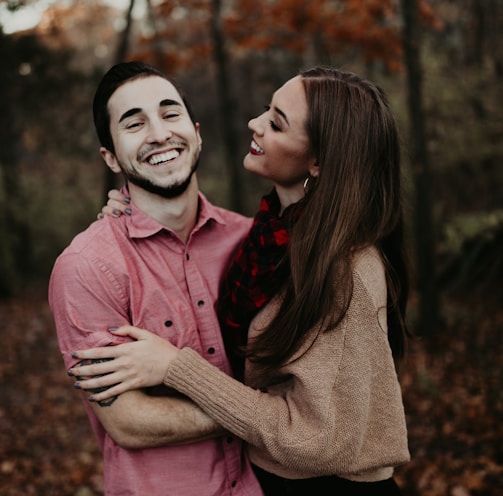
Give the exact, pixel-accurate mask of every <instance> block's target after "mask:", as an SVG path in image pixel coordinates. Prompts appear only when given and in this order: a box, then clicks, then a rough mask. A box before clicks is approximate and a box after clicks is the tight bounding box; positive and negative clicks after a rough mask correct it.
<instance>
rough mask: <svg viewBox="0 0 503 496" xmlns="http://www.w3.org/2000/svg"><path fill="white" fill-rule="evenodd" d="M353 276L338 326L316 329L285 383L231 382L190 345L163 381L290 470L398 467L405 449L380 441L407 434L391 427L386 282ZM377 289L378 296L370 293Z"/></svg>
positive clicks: (395, 399) (395, 403) (395, 405)
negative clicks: (346, 306) (260, 385)
mask: <svg viewBox="0 0 503 496" xmlns="http://www.w3.org/2000/svg"><path fill="white" fill-rule="evenodd" d="M354 282H355V285H354V292H353V298H352V301H351V304H350V308H349V311H348V314H347V315H346V318H345V319H344V320H343V322H342V323H341V324H340V325H339V326H338V327H337V328H336V329H334V330H331V331H328V332H321V333H317V334H314V332H313V336H312V339H311V342H310V343H309V344H308V345H307V346H306V348H305V350H303V351H304V352H303V353H301V354H300V356H298V357H297V358H296V359H295V360H294V361H292V363H290V364H288V365H286V366H285V367H284V368H283V369H282V372H284V374H285V377H287V379H286V380H285V381H284V382H282V383H280V384H276V385H274V386H271V387H269V388H268V389H267V391H266V392H263V391H260V390H257V389H254V388H252V387H250V386H247V385H245V384H242V383H240V382H238V381H236V380H234V379H232V378H231V377H229V376H227V375H225V374H224V373H222V372H221V371H219V370H217V369H216V368H214V367H213V366H211V365H210V364H209V363H208V362H206V361H205V360H204V359H203V358H202V357H201V356H199V355H198V354H197V353H196V352H194V351H193V350H191V349H188V348H185V349H183V350H182V351H181V352H180V353H179V356H178V358H177V359H176V360H175V361H174V362H173V363H172V365H171V366H170V368H169V370H168V372H167V375H166V377H165V384H166V385H168V386H171V387H174V388H176V389H178V390H179V391H180V392H182V393H184V394H186V395H187V396H189V397H190V398H191V399H193V400H194V401H195V402H196V403H198V404H199V405H200V406H201V408H202V409H204V410H205V411H206V412H207V413H208V414H209V415H210V416H212V417H213V418H214V419H215V420H216V421H217V422H219V423H221V424H222V425H223V426H224V427H225V428H227V429H228V430H229V431H231V432H233V433H234V434H236V435H237V436H239V437H241V438H243V439H244V440H246V441H247V442H249V443H250V444H251V445H253V446H255V447H256V448H257V450H258V451H259V452H262V453H265V458H269V459H270V460H271V461H272V463H276V464H278V465H279V466H283V467H288V469H289V472H288V473H287V475H288V474H291V473H295V474H297V475H296V476H302V477H309V476H316V475H327V474H340V475H342V474H349V473H357V472H360V473H361V472H364V471H366V470H372V469H375V468H376V467H379V466H387V465H393V464H397V463H401V462H402V461H404V459H405V458H406V455H405V454H404V451H403V449H401V448H402V447H398V448H397V449H395V447H394V445H392V446H391V447H390V450H387V449H383V445H382V444H381V443H382V442H386V441H388V442H391V443H394V442H395V437H397V436H398V437H400V436H401V435H402V434H403V433H402V432H400V433H398V434H397V432H396V429H397V425H392V424H393V423H396V422H395V421H396V419H397V415H398V416H400V408H401V397H400V392H399V388H398V382H397V378H396V375H395V370H394V365H393V361H392V358H391V352H390V350H389V346H388V344H387V336H386V330H385V329H383V328H382V322H380V320H379V315H381V320H382V312H381V311H380V309H379V308H378V307H376V302H378V301H380V300H382V299H383V298H384V301H385V285H384V288H382V287H381V288H379V286H382V283H383V281H382V278H379V277H378V278H376V277H375V275H373V274H372V275H371V276H370V277H369V279H368V280H367V281H363V280H362V274H361V273H360V272H359V271H355V274H354ZM366 283H368V284H370V286H372V287H370V288H369V287H367V286H366ZM383 289H384V296H383V295H378V297H377V298H376V297H375V295H373V294H371V292H375V290H377V291H378V292H382V291H383ZM384 310H385V309H384ZM265 311H266V312H267V307H266V309H265ZM384 325H385V322H384ZM389 403H391V413H392V415H391V416H390V419H389V420H387V419H386V416H387V415H388V412H387V411H386V410H387V408H386V406H385V405H387V404H389ZM395 410H396V411H395ZM374 415H377V416H378V418H373V416H374ZM402 416H403V412H402ZM398 424H400V422H398ZM400 425H401V424H400ZM400 425H398V428H400ZM374 431H376V432H377V431H379V432H378V435H377V436H375V435H374V434H375V433H374ZM401 437H403V436H401ZM388 451H389V454H388ZM399 451H400V454H398V452H399ZM383 452H384V455H383V454H382V453H383ZM298 474H300V475H298Z"/></svg>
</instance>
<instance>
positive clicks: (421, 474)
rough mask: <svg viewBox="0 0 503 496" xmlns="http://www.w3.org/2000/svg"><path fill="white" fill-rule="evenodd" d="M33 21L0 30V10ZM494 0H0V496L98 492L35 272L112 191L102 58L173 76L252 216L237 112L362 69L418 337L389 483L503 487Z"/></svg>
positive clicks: (98, 467)
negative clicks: (95, 115)
mask: <svg viewBox="0 0 503 496" xmlns="http://www.w3.org/2000/svg"><path fill="white" fill-rule="evenodd" d="M42 7H43V8H44V12H43V15H42V17H41V19H40V20H39V22H38V23H37V24H36V25H35V26H34V27H32V28H30V29H25V30H23V31H11V30H9V21H8V19H10V17H9V16H8V12H9V11H15V12H16V15H18V16H20V15H21V16H22V15H25V14H26V15H28V12H29V11H30V9H33V8H39V9H41V8H42ZM502 20H503V2H502V1H501V0H480V1H477V0H458V1H456V0H436V1H430V2H426V1H424V0H401V1H398V0H367V1H363V0H331V1H329V0H317V1H312V0H185V1H183V2H182V1H176V0H172V1H168V0H165V1H162V0H157V1H155V0H136V1H135V0H124V1H122V2H119V1H116V2H114V1H111V0H108V1H105V0H103V1H98V0H88V1H79V0H66V1H63V0H61V1H52V2H51V1H43V0H31V1H30V0H24V1H23V0H0V60H1V73H0V109H1V111H0V131H1V132H0V274H1V275H0V337H1V342H2V360H1V361H0V495H9V496H17V495H44V496H45V495H57V496H59V495H75V496H93V495H100V494H102V464H101V455H100V453H99V450H98V449H97V445H96V443H95V441H94V438H93V436H92V434H91V431H90V427H89V425H88V423H87V419H86V417H85V414H84V410H83V408H82V405H81V404H80V402H79V401H80V400H79V399H78V396H77V393H76V392H75V391H74V390H73V389H72V387H71V386H72V383H71V381H70V380H69V379H68V377H67V376H66V374H65V371H64V368H63V362H62V360H61V357H60V356H59V352H58V348H57V342H56V337H55V331H54V325H53V321H52V317H51V314H50V311H49V309H48V306H47V301H46V292H47V281H48V277H49V274H50V270H51V268H52V265H53V263H54V260H55V258H56V257H57V255H58V254H59V253H60V252H61V251H62V250H63V249H64V247H65V246H66V245H67V244H68V243H69V241H70V240H71V238H72V237H73V236H74V235H75V234H76V233H77V232H79V231H81V230H83V229H84V228H85V227H86V226H88V225H89V223H90V222H92V221H93V220H94V219H95V218H96V214H97V212H98V211H99V210H100V208H101V206H102V204H103V202H104V198H105V195H106V191H108V189H109V188H110V187H112V186H115V185H116V183H115V182H114V178H113V177H111V176H110V175H108V174H107V172H106V168H105V166H104V165H103V164H102V162H101V159H100V157H99V154H98V142H97V140H96V137H95V134H94V129H93V126H92V116H91V101H92V96H93V93H94V89H95V87H96V84H97V82H98V81H99V79H100V78H101V76H102V75H103V74H104V72H105V71H106V70H107V69H108V67H109V66H110V65H112V64H113V63H115V62H116V61H120V60H132V59H140V60H144V61H147V62H150V63H152V64H154V65H156V66H159V67H160V68H162V69H164V70H166V71H167V72H169V73H170V74H172V75H174V76H175V77H176V79H177V80H178V81H179V83H180V84H181V86H182V87H183V88H185V89H186V92H187V94H188V96H189V98H190V100H191V101H192V102H193V106H194V108H195V109H196V112H197V117H198V120H199V121H200V122H201V127H202V136H203V140H204V147H203V156H202V166H201V167H200V171H199V172H198V176H199V179H200V186H201V189H202V190H203V192H204V193H205V194H206V195H207V196H208V198H209V199H210V200H211V201H213V202H214V203H216V204H218V205H221V206H224V207H228V208H231V209H234V210H237V211H240V212H242V213H245V214H248V215H252V214H253V213H254V211H255V209H256V208H257V206H258V202H259V200H260V197H261V196H262V194H264V193H265V192H267V191H268V189H269V188H270V185H269V184H267V183H265V182H263V181H262V180H260V179H258V178H256V177H254V176H251V175H249V174H248V173H247V172H246V171H244V170H243V169H242V157H243V156H244V154H245V153H246V151H247V149H248V146H249V142H250V131H249V130H248V129H247V126H246V123H247V121H248V120H249V119H250V118H251V117H253V116H255V115H257V114H258V113H259V112H261V109H262V108H263V105H264V104H267V103H268V102H269V100H270V97H271V94H272V92H273V91H274V90H275V89H276V88H277V87H279V86H280V85H281V84H282V83H283V82H284V81H285V80H287V79H289V78H290V77H291V76H292V75H293V74H295V73H296V72H297V71H298V69H300V68H307V67H309V66H312V65H315V64H329V65H334V66H337V67H341V68H344V69H346V70H350V71H354V72H357V73H359V74H362V75H364V76H367V77H369V78H371V79H372V80H374V81H376V82H377V83H378V84H379V85H380V86H381V87H383V88H384V90H385V91H386V92H387V94H388V95H389V97H390V100H391V103H392V106H393V108H394V110H395V113H396V115H397V118H398V122H399V125H400V128H401V133H402V140H403V162H404V178H405V186H406V191H405V197H406V198H405V199H406V204H407V228H408V241H409V251H410V255H411V260H412V262H413V268H414V274H415V275H414V278H413V284H414V286H413V293H412V295H411V300H410V313H409V314H410V317H409V323H410V327H411V329H413V330H414V332H415V334H416V337H415V338H414V339H413V340H412V341H411V344H410V349H409V353H408V357H407V360H406V362H405V364H404V365H403V367H402V369H401V370H400V380H401V384H402V390H403V395H404V402H405V407H406V412H407V421H408V426H409V442H410V449H411V454H412V461H411V462H410V463H408V464H406V465H404V466H403V467H400V468H399V469H398V470H397V473H396V476H397V480H398V482H399V484H400V486H401V487H402V488H403V490H404V494H405V495H410V496H415V495H423V496H440V495H442V496H443V495H449V496H470V495H473V496H476V495H478V496H491V495H496V494H501V493H500V491H501V487H502V484H503V427H502V425H501V418H503V389H502V378H503V374H502V370H501V358H500V357H501V356H502V352H503V338H502V335H503V332H502V331H503V309H502V306H501V302H502V301H503V299H502V297H503V285H502V282H501V281H502V279H503V201H502V200H503V193H502V191H503V169H502V157H503V144H502V136H503V133H502V131H503V120H502V112H501V108H502V106H501V103H502V96H503V95H502V85H501V80H502V76H503V51H502V50H501V47H502V46H503V45H502V43H501V41H502V39H501V38H502Z"/></svg>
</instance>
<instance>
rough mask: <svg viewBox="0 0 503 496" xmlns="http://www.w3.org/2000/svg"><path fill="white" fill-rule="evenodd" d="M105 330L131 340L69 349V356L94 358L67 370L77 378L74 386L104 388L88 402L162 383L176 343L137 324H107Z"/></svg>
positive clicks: (176, 351) (175, 354) (86, 388)
mask: <svg viewBox="0 0 503 496" xmlns="http://www.w3.org/2000/svg"><path fill="white" fill-rule="evenodd" d="M108 330H109V331H110V332H111V333H113V334H114V335H117V336H129V337H131V338H133V339H134V340H135V341H133V342H131V343H124V344H119V345H116V346H107V347H104V348H90V349H88V350H80V351H75V352H73V353H72V356H73V357H74V358H77V359H79V360H90V361H96V362H95V363H91V364H90V365H77V366H75V367H72V368H71V369H70V370H69V371H68V375H70V376H72V377H77V378H78V380H77V382H76V383H75V387H76V388H77V389H82V390H96V389H101V388H108V389H106V390H104V391H100V392H97V393H94V394H92V395H91V396H90V397H89V400H90V401H96V402H98V401H103V400H107V399H110V398H112V397H114V396H117V395H119V394H121V393H124V392H125V391H130V390H132V389H140V388H145V387H150V386H157V385H159V384H162V383H163V380H164V377H165V376H166V373H167V370H168V368H169V365H170V364H171V362H172V361H173V360H174V359H175V358H176V357H177V354H178V352H179V351H180V350H179V349H178V348H177V347H176V346H174V345H172V344H171V343H170V342H169V341H166V340H165V339H163V338H161V337H159V336H157V335H156V334H153V333H151V332H149V331H147V330H145V329H140V328H138V327H133V326H122V327H110V328H109V329H108ZM101 360H103V361H101ZM98 361H100V362H99V363H98Z"/></svg>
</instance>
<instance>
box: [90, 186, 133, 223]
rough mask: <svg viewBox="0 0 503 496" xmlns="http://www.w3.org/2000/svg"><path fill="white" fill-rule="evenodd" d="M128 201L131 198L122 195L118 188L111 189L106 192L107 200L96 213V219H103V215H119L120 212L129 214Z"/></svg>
mask: <svg viewBox="0 0 503 496" xmlns="http://www.w3.org/2000/svg"><path fill="white" fill-rule="evenodd" d="M130 203H131V198H129V197H128V196H126V195H123V194H122V193H121V192H120V191H119V190H118V189H111V190H110V191H109V192H108V202H107V204H106V205H105V206H104V207H103V208H102V209H101V212H100V213H99V214H98V219H103V217H105V215H110V216H111V217H120V216H121V215H122V214H126V215H131V208H130V206H129V204H130Z"/></svg>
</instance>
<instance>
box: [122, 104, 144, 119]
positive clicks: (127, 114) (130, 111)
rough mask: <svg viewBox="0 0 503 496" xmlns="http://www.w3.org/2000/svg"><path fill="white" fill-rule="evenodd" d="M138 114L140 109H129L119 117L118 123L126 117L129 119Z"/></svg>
mask: <svg viewBox="0 0 503 496" xmlns="http://www.w3.org/2000/svg"><path fill="white" fill-rule="evenodd" d="M139 112H141V108H137V107H135V108H132V109H129V110H127V111H126V112H124V113H123V114H122V115H121V116H120V119H119V122H122V121H123V120H124V119H127V118H128V117H131V116H132V115H135V114H138V113H139Z"/></svg>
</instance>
